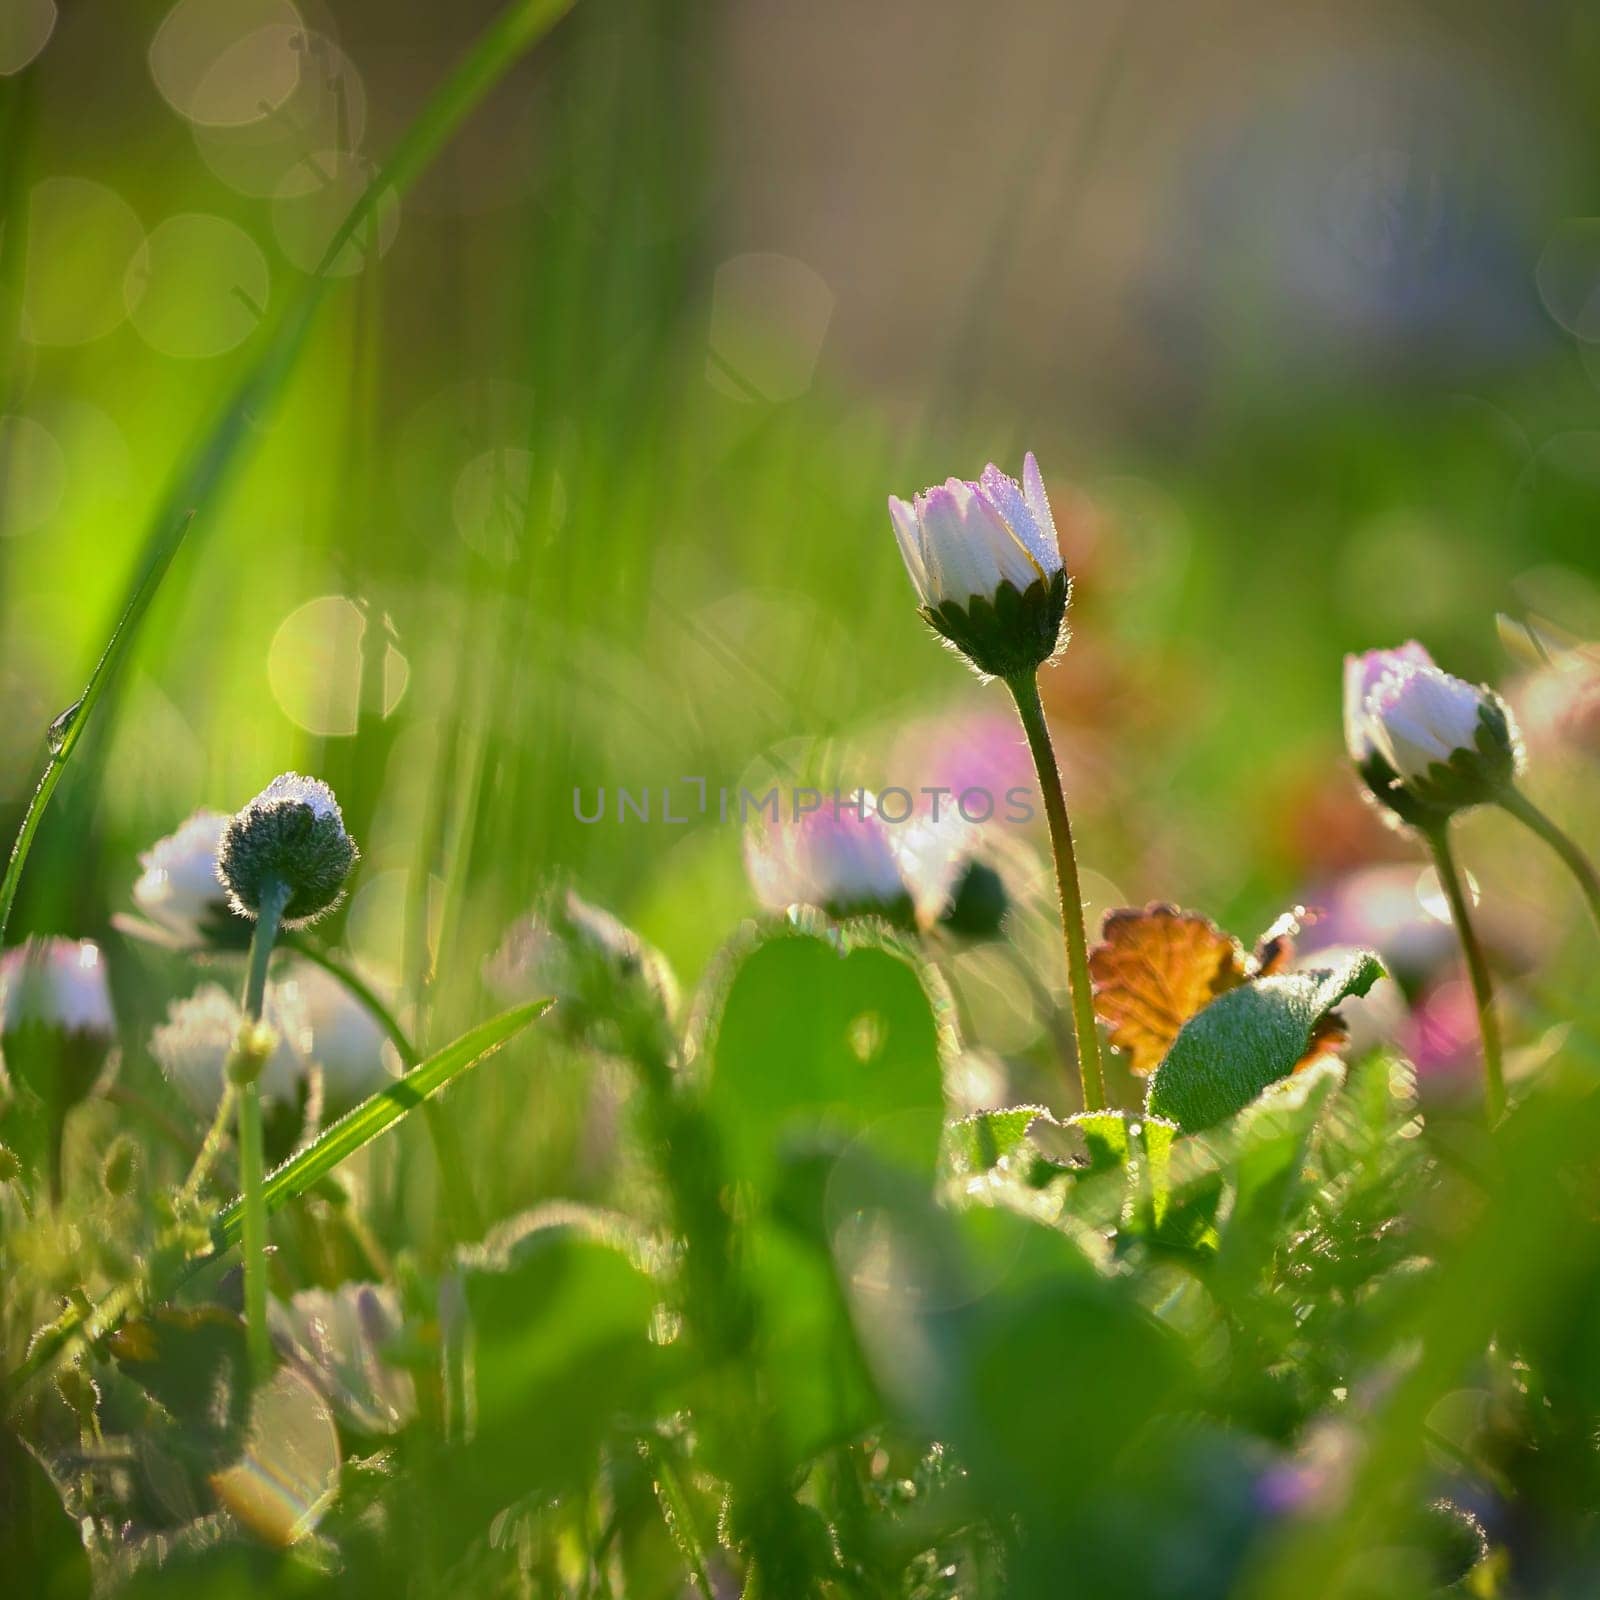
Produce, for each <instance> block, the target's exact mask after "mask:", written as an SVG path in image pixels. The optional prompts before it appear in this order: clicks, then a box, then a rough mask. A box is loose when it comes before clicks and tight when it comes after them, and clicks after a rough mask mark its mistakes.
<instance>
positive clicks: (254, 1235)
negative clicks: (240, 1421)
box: [239, 881, 289, 1383]
mask: <svg viewBox="0 0 1600 1600" xmlns="http://www.w3.org/2000/svg"><path fill="white" fill-rule="evenodd" d="M288 903H289V890H288V887H287V886H286V885H284V884H282V883H279V882H276V881H268V882H267V883H266V884H264V885H263V886H262V891H261V904H260V906H259V907H258V908H257V913H256V925H255V932H254V933H253V934H252V935H251V937H250V966H249V970H248V972H247V973H246V975H245V984H244V1014H245V1021H246V1025H247V1026H249V1027H252V1028H253V1027H258V1026H259V1025H260V1023H261V1014H262V1011H263V1010H264V1009H265V1006H266V999H267V965H268V963H269V962H270V961H271V960H272V947H273V944H274V943H275V941H276V940H277V937H278V923H279V921H280V919H281V918H282V916H283V908H284V907H285V906H286V905H287V904H288ZM254 1047H255V1041H254V1040H252V1041H251V1042H250V1048H251V1049H254ZM259 1077H260V1063H259V1062H257V1064H256V1071H255V1072H254V1073H253V1074H252V1075H251V1078H250V1081H249V1082H248V1083H244V1084H241V1085H240V1086H239V1191H240V1194H241V1196H242V1197H243V1201H244V1232H243V1237H242V1239H241V1241H240V1254H241V1255H242V1256H243V1258H244V1320H245V1333H246V1337H247V1339H248V1341H249V1347H250V1368H251V1371H252V1373H253V1374H254V1376H255V1379H256V1382H258V1383H259V1382H261V1380H262V1379H264V1378H266V1377H267V1376H268V1375H269V1374H270V1373H271V1371H272V1336H271V1334H270V1333H269V1332H268V1330H267V1207H266V1202H265V1200H264V1198H263V1194H262V1189H263V1186H264V1184H265V1182H266V1176H267V1169H266V1160H265V1157H264V1152H263V1149H262V1139H261V1088H260V1085H259V1083H258V1082H257V1080H258V1078H259Z"/></svg>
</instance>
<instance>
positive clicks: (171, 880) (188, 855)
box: [118, 811, 250, 950]
mask: <svg viewBox="0 0 1600 1600" xmlns="http://www.w3.org/2000/svg"><path fill="white" fill-rule="evenodd" d="M227 826H228V818H227V817H226V816H225V815H224V814H223V813H222V812H220V811H197V812H195V814H194V815H193V816H192V817H190V818H189V819H188V821H187V822H185V823H184V824H183V825H182V826H181V827H180V828H179V829H178V830H177V832H176V833H171V834H168V835H167V837H166V838H164V839H158V840H157V841H156V842H155V843H154V844H153V845H151V847H150V848H149V849H148V850H146V851H145V852H144V854H143V855H141V856H140V857H139V865H140V866H141V867H142V868H143V871H142V872H141V873H140V875H139V877H138V879H137V880H136V881H135V883H134V885H133V903H134V905H135V906H137V907H138V909H139V911H140V913H141V917H139V918H134V917H126V918H119V919H118V926H119V927H121V928H122V929H123V930H124V931H125V932H128V933H132V934H135V935H136V936H138V937H139V938H142V939H147V940H149V941H150V942H152V943H156V944H163V945H166V946H168V947H170V948H172V949H175V950H202V949H208V948H216V947H219V946H220V947H224V948H226V947H230V946H236V947H242V946H243V945H245V944H247V943H248V942H249V938H250V927H249V924H248V923H246V922H245V921H244V920H243V919H242V918H241V917H240V916H238V914H237V913H236V912H235V911H234V909H233V907H232V906H231V905H230V904H229V902H228V891H227V890H226V889H225V888H224V887H223V884H222V880H221V878H219V877H218V876H217V852H218V850H219V849H220V848H221V845H222V836H223V833H224V832H225V830H226V829H227Z"/></svg>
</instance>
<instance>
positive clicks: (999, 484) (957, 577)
mask: <svg viewBox="0 0 1600 1600" xmlns="http://www.w3.org/2000/svg"><path fill="white" fill-rule="evenodd" d="M889 516H890V519H891V520H892V522H893V523H894V532H895V538H896V539H897V540H898V542H899V545H900V554H901V556H902V557H903V558H904V559H905V564H906V570H907V571H908V572H909V573H910V574H911V582H912V584H913V586H914V587H915V589H916V591H917V598H918V599H919V600H920V601H921V603H922V615H923V616H924V617H925V618H926V619H927V621H928V622H929V624H930V625H931V626H932V627H933V628H934V629H935V630H936V631H937V632H938V633H939V634H941V635H942V636H943V637H944V638H945V639H947V640H948V641H949V642H950V643H951V644H952V645H954V646H955V647H956V649H958V650H959V651H961V653H962V654H963V655H965V656H966V657H967V659H968V660H969V661H971V662H972V664H973V665H974V666H975V667H977V668H978V670H979V671H980V672H984V673H988V674H992V675H993V676H995V677H1011V676H1014V675H1015V674H1017V673H1020V672H1031V671H1033V670H1034V669H1035V668H1037V667H1038V666H1040V665H1041V664H1042V663H1043V662H1045V661H1047V660H1049V658H1050V657H1051V656H1052V655H1054V654H1055V653H1056V651H1057V650H1058V649H1059V648H1060V645H1061V636H1062V624H1063V620H1064V618H1065V616H1066V610H1067V589H1068V584H1067V576H1066V572H1065V571H1064V570H1063V568H1062V564H1061V551H1060V548H1059V546H1058V543H1057V540H1056V527H1055V521H1054V519H1053V518H1052V516H1051V514H1050V502H1049V500H1048V498H1047V497H1046V495H1045V491H1044V479H1043V478H1042V477H1041V476H1040V473H1039V463H1038V462H1037V461H1036V460H1035V459H1034V457H1033V453H1032V452H1031V451H1030V452H1029V453H1028V454H1027V455H1026V456H1025V457H1024V458H1023V464H1022V482H1021V483H1020V484H1018V483H1017V481H1016V480H1015V479H1014V478H1010V477H1007V476H1006V474H1005V473H1003V472H1001V470H1000V469H999V468H998V467H996V466H995V465H994V464H993V463H992V462H991V463H990V465H989V466H987V467H985V468H984V470H983V475H982V476H981V477H980V478H978V479H977V480H976V481H975V482H974V481H970V480H969V481H963V480H962V479H960V478H950V479H947V480H946V481H945V482H944V483H943V484H940V485H938V486H936V487H934V488H931V489H926V490H924V491H923V492H922V493H921V494H919V495H917V496H916V497H915V498H914V499H913V500H911V501H909V502H908V501H905V500H902V499H900V498H899V497H898V496H895V495H891V496H890V497H889Z"/></svg>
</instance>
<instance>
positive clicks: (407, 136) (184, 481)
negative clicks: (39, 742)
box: [0, 0, 573, 944]
mask: <svg viewBox="0 0 1600 1600" xmlns="http://www.w3.org/2000/svg"><path fill="white" fill-rule="evenodd" d="M572 4H573V0H512V4H510V5H508V6H506V7H505V9H504V10H502V11H501V12H500V14H499V15H498V16H497V17H496V18H495V20H494V21H493V22H492V23H490V24H489V26H488V27H487V28H486V29H485V30H484V31H483V33H482V34H480V35H479V37H478V40H477V42H476V44H474V45H473V47H472V49H471V50H469V51H468V52H467V54H466V56H465V57H464V58H463V59H462V61H461V63H460V64H459V65H458V66H457V67H456V69H455V71H454V72H452V73H451V74H450V76H449V77H448V78H447V79H446V80H445V81H444V83H443V84H442V85H440V87H439V88H438V89H437V90H436V91H435V93H434V94H433V96H432V98H430V99H429V101H428V103H427V104H426V105H425V106H424V107H423V109H422V111H421V112H420V114H419V115H418V116H417V118H416V120H415V121H414V122H412V123H411V125H410V126H409V127H408V128H407V129H406V131H405V133H404V134H403V135H402V136H401V138H400V142H399V143H398V144H397V145H396V146H395V147H394V149H393V151H392V152H391V154H390V156H389V159H388V160H387V161H386V162H385V163H384V165H383V166H382V167H381V168H380V169H379V170H378V172H377V174H376V175H375V176H374V178H373V180H372V182H371V183H369V184H368V185H367V187H366V189H365V190H363V192H362V194H361V195H360V197H359V198H358V199H357V201H356V203H355V204H354V205H353V206H352V207H351V208H350V211H349V213H348V214H347V215H346V217H345V219H344V221H343V222H342V223H341V224H340V226H339V229H338V231H337V232H336V233H335V234H334V236H333V238H332V239H331V240H329V242H328V247H327V249H326V250H325V251H324V252H323V256H322V260H321V262H320V263H319V264H318V266H317V270H316V271H315V272H314V273H313V274H312V275H311V276H310V277H309V278H308V279H307V280H306V282H305V283H304V284H303V285H302V286H301V288H300V292H299V293H298V294H297V295H296V296H295V297H294V298H293V299H292V300H290V301H289V302H288V303H287V305H286V307H285V309H284V310H283V312H282V313H281V314H280V315H279V317H278V319H277V321H276V322H275V324H274V325H273V327H272V329H271V331H270V333H269V334H268V335H267V336H266V344H265V347H264V348H263V350H262V352H261V355H260V357H259V358H258V359H257V361H256V362H255V364H254V365H253V366H252V367H251V368H249V370H248V371H246V373H245V375H244V377H243V378H242V379H241V381H240V383H239V385H238V387H237V389H235V390H234V392H233V394H232V397H231V398H230V399H229V400H228V402H227V403H226V405H225V406H224V407H223V409H222V412H221V415H220V418H219V420H218V421H217V422H216V423H215V424H214V426H213V427H212V428H211V430H210V432H209V433H208V434H207V435H206V437H205V439H204V440H203V442H202V443H201V445H200V447H199V449H198V450H197V451H196V452H195V454H194V456H193V458H192V459H191V461H190V463H189V465H188V466H187V467H186V468H185V469H184V470H183V471H181V472H180V473H179V474H178V477H177V480H176V481H175V483H174V484H173V486H172V488H171V490H170V491H169V493H168V494H167V495H166V497H165V498H164V499H163V501H162V502H161V504H160V505H159V506H158V507H157V509H156V513H155V516H154V517H153V518H152V520H151V524H150V529H149V532H148V533H147V535H146V537H145V544H144V556H143V559H142V560H141V561H140V563H139V566H138V569H137V571H136V573H135V575H134V578H133V581H132V583H131V585H130V587H129V591H128V597H127V599H126V601H125V602H124V603H123V605H122V607H121V610H120V611H119V613H118V620H117V623H116V626H115V627H114V628H113V629H112V632H111V637H110V640H109V642H108V643H107V645H106V647H105V649H104V650H103V651H102V652H101V655H100V658H99V660H98V661H97V662H96V663H95V667H94V671H93V672H92V673H91V674H90V676H89V682H88V686H87V687H86V688H85V690H84V692H83V694H82V695H81V696H80V697H79V699H78V700H76V701H75V702H74V703H73V704H72V705H71V706H70V707H69V708H68V709H67V710H66V711H65V712H63V713H62V715H61V716H60V717H58V718H57V719H56V721H55V722H54V723H52V724H51V728H50V750H49V755H48V757H47V759H46V762H45V768H44V773H43V775H42V776H41V777H40V779H39V784H38V787H37V788H36V789H35V790H34V793H33V798H32V799H31V800H30V801H29V802H28V809H27V811H26V813H25V814H24V815H23V819H22V826H21V827H20V828H19V829H18V830H17V837H16V842H15V844H14V845H13V846H12V849H11V856H10V859H9V861H8V862H7V864H6V870H5V876H4V877H3V878H0V944H3V943H4V942H5V934H6V927H7V924H8V923H9V922H10V920H11V908H12V906H13V904H14V903H15V901H16V897H17V886H18V884H19V883H20V882H21V879H22V869H23V867H24V866H25V865H26V864H27V859H28V852H29V850H30V849H31V848H32V846H33V840H34V836H35V834H36V833H37V832H38V829H39V823H40V821H41V819H42V818H43V816H44V813H45V809H46V807H48V806H49V804H50V798H51V796H52V795H53V794H54V793H55V790H56V785H57V784H58V783H59V782H60V781H61V774H62V771H63V770H64V769H65V767H66V764H67V762H68V760H70V759H71V756H72V752H73V750H74V749H75V748H76V746H77V744H78V741H79V739H80V738H81V736H82V733H83V730H84V727H85V725H86V724H87V723H88V721H89V718H90V716H91V714H92V713H93V711H94V709H95V706H96V705H97V703H98V702H99V700H100V698H101V697H102V695H103V694H104V693H105V691H106V688H107V686H108V684H109V683H110V682H111V680H112V677H113V675H114V674H115V672H116V669H117V668H118V666H120V665H121V662H122V659H123V657H124V656H125V655H126V654H127V652H128V649H129V647H130V645H131V644H132V642H133V637H134V635H135V634H136V633H137V632H138V630H139V624H140V623H141V622H142V621H143V620H144V617H145V614H146V613H147V612H148V611H149V609H150V604H151V602H152V600H154V598H155V594H156V591H157V589H159V588H160V586H161V581H162V579H163V578H164V577H165V576H166V573H167V570H168V568H169V567H170V566H171V565H172V562H173V559H174V557H176V555H177V554H178V551H179V548H180V547H181V546H182V544H183V542H184V540H185V538H186V536H187V535H188V532H189V530H190V528H191V526H192V525H193V523H194V521H195V518H196V517H197V516H199V515H200V513H201V512H202V511H204V510H206V509H207V507H208V503H209V502H211V501H212V500H213V499H214V497H215V495H216V493H217V491H218V489H219V488H220V487H221V485H222V483H223V482H224V480H225V479H226V477H227V475H228V473H229V471H230V469H231V468H232V467H234V466H235V465H236V464H237V460H238V458H239V456H240V454H241V446H242V444H243V442H244V440H245V439H246V438H247V437H248V436H249V435H250V433H251V432H252V431H253V430H252V424H253V423H254V422H255V420H256V419H257V418H259V417H260V416H261V415H262V414H263V413H264V412H265V411H266V410H267V409H268V407H269V406H270V405H271V403H272V401H273V400H274V399H275V398H276V396H277V394H278V391H279V390H280V388H281V387H282V386H283V383H284V381H285V380H286V379H287V377H288V375H289V373H290V371H291V370H292V368H293V367H294V364H295V361H296V359H297V358H298V356H299V354H300V351H301V349H302V348H303V346H304V344H305V340H306V335H307V333H308V332H309V330H310V327H311V323H312V319H313V317H314V315H315V313H316V310H317V308H318V306H319V305H320V303H321V300H322V296H323V294H324V292H325V291H326V289H327V287H328V284H329V282H330V281H331V280H330V278H329V269H330V268H331V267H332V265H333V264H334V262H335V261H337V260H338V258H339V256H340V254H341V253H342V252H343V250H344V249H345V247H346V246H347V245H348V244H349V243H350V242H351V240H352V239H354V238H355V237H356V235H357V234H358V233H359V232H360V230H361V228H362V226H363V224H364V223H366V222H367V220H368V219H369V218H370V217H371V216H372V213H373V210H374V208H375V207H376V206H377V204H378V203H379V201H380V199H381V198H382V197H383V195H384V194H385V193H386V192H389V191H392V192H394V193H395V194H403V193H404V192H405V190H406V189H407V188H409V187H410V186H411V184H413V183H414V182H415V181H416V180H417V178H418V177H419V176H421V174H422V173H423V172H424V171H425V170H426V169H427V167H428V165H429V163H430V162H431V161H432V160H433V159H434V157H435V156H437V155H438V154H439V152H440V151H441V150H442V149H443V148H444V146H445V145H446V144H447V143H448V142H449V140H450V138H451V135H452V134H454V133H455V131H456V129H457V128H458V127H459V126H460V125H461V123H462V122H463V121H464V120H465V119H466V118H467V116H468V115H469V114H470V113H471V112H472V110H473V109H474V108H475V107H476V106H477V105H478V103H479V102H480V101H481V100H482V99H483V97H484V96H485V95H486V94H487V93H488V92H489V90H490V89H492V88H493V87H494V85H495V84H496V83H497V82H498V81H499V80H500V79H501V78H502V77H503V76H504V75H505V74H506V72H507V71H509V70H510V68H511V66H512V65H513V64H514V63H515V62H516V61H517V60H518V59H519V57H521V56H522V55H523V54H524V53H525V52H526V51H527V50H529V49H531V48H532V46H533V45H534V44H535V43H536V42H537V41H538V40H539V39H540V38H542V37H543V35H544V34H545V33H547V32H548V31H549V30H550V28H552V27H553V26H554V25H555V23H556V22H558V21H559V20H560V19H561V17H563V16H564V15H565V14H566V13H567V11H568V10H570V9H571V6H572Z"/></svg>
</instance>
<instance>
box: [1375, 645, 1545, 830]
mask: <svg viewBox="0 0 1600 1600" xmlns="http://www.w3.org/2000/svg"><path fill="white" fill-rule="evenodd" d="M1345 743H1346V746H1347V748H1348V749H1349V752H1350V757H1351V759H1352V760H1353V761H1354V762H1355V764H1356V769H1357V771H1359V772H1360V774H1361V776H1362V778H1363V780H1364V781H1365V782H1366V784H1367V787H1368V788H1369V789H1370V790H1371V791H1372V793H1373V794H1374V795H1375V796H1376V798H1377V799H1379V800H1380V801H1382V803H1383V804H1384V805H1386V806H1388V807H1389V809H1390V810H1391V811H1393V812H1394V813H1395V814H1396V815H1397V816H1398V817H1399V818H1400V819H1401V820H1402V821H1403V822H1408V823H1410V824H1411V825H1412V826H1414V827H1423V828H1426V827H1436V826H1437V825H1438V824H1439V823H1441V822H1442V821H1444V820H1445V819H1446V818H1448V817H1449V816H1450V815H1452V813H1454V812H1456V811H1460V810H1463V809H1465V808H1466V807H1468V806H1475V805H1483V804H1486V803H1487V802H1489V801H1492V800H1494V799H1495V798H1496V797H1497V796H1499V795H1501V794H1503V793H1504V792H1505V791H1506V790H1507V789H1508V788H1509V787H1510V785H1511V784H1512V782H1513V781H1514V779H1515V778H1516V776H1517V772H1518V770H1519V768H1520V766H1521V762H1522V753H1521V741H1520V739H1519V738H1518V735H1517V730H1516V726H1515V724H1514V723H1513V722H1512V720H1511V714H1510V712H1509V711H1508V710H1507V708H1506V705H1505V702H1504V701H1503V700H1501V698H1500V697H1499V695H1497V694H1495V693H1494V691H1493V690H1492V689H1489V688H1487V687H1484V686H1481V685H1474V684H1470V683H1467V682H1466V681H1465V680H1463V679H1461V678H1456V677H1452V676H1451V675H1450V674H1449V673H1448V672H1444V671H1441V670H1440V669H1439V668H1438V667H1436V666H1435V665H1434V664H1433V661H1432V659H1431V657H1430V656H1429V655H1428V652H1427V651H1426V650H1424V649H1423V648H1422V646H1421V645H1419V644H1415V643H1411V644H1406V645H1402V646H1401V647H1400V648H1399V649H1398V650H1373V651H1369V652H1368V653H1367V654H1366V655H1363V656H1349V657H1347V658H1346V660H1345Z"/></svg>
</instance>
